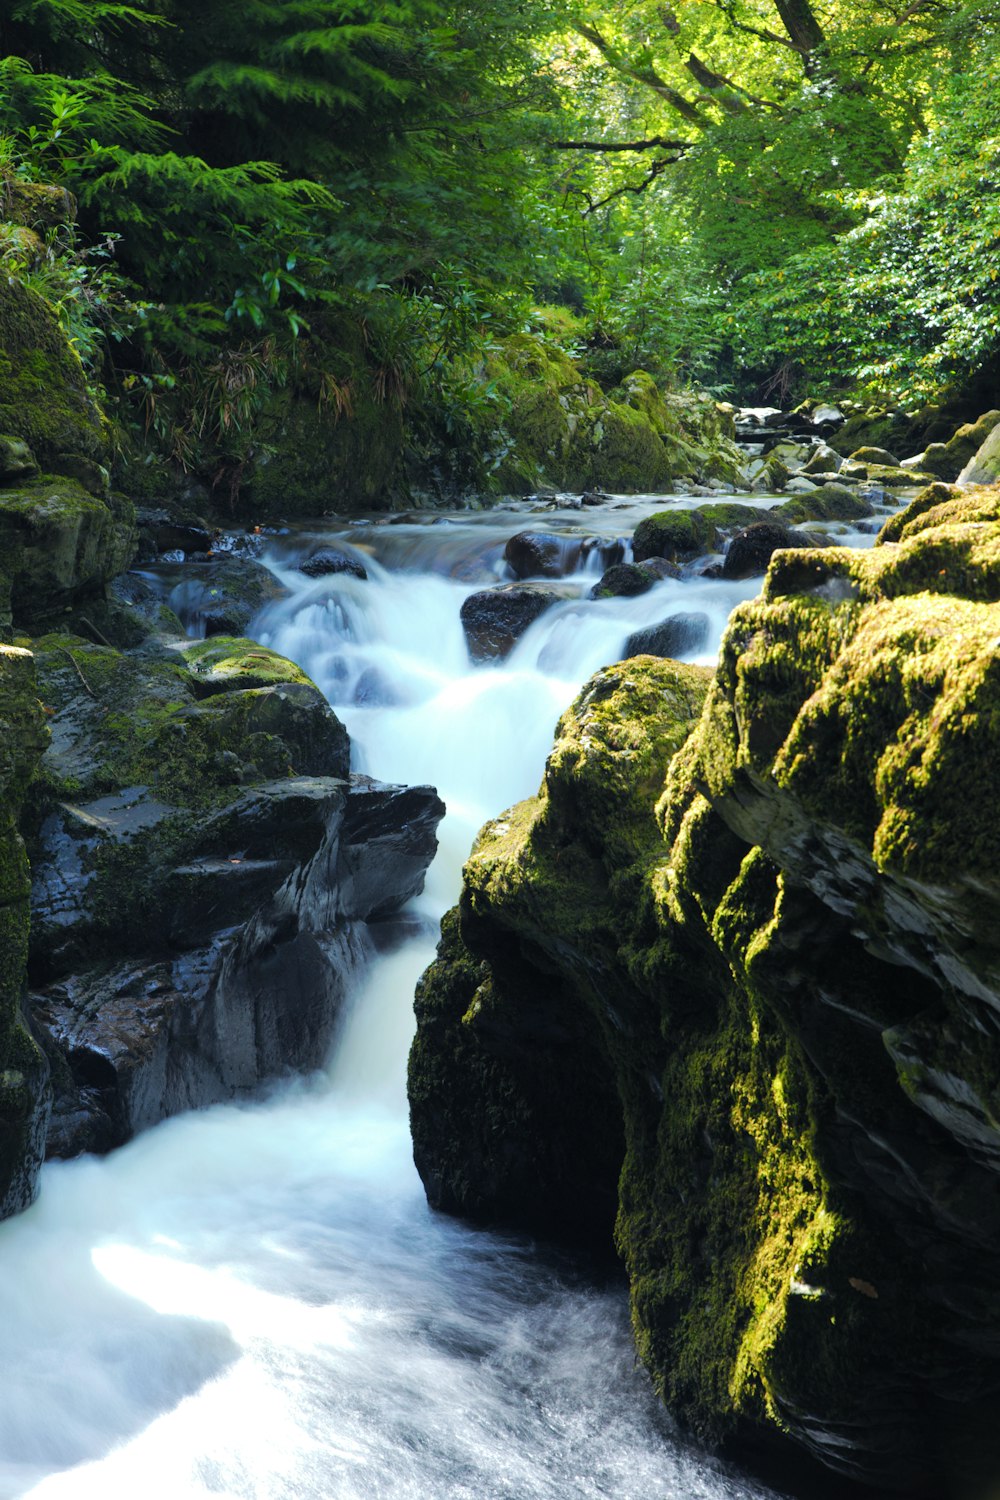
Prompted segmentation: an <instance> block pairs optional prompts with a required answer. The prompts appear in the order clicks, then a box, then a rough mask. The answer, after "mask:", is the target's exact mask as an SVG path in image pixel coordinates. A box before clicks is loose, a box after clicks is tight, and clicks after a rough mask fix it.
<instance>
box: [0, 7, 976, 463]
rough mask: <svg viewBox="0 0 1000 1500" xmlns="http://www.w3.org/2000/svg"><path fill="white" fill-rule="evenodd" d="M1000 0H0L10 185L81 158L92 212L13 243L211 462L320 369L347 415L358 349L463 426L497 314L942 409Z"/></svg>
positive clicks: (751, 377)
mask: <svg viewBox="0 0 1000 1500" xmlns="http://www.w3.org/2000/svg"><path fill="white" fill-rule="evenodd" d="M998 20H1000V7H997V6H996V5H994V4H993V3H991V0H968V3H960V0H955V3H946V0H884V3H883V0H879V3H873V0H865V3H864V4H853V3H852V4H848V3H841V0H826V3H819V0H816V3H811V0H678V3H676V4H674V5H665V4H654V3H651V0H634V3H630V4H626V5H613V6H612V5H605V6H600V5H591V6H584V5H577V4H575V3H573V0H540V3H533V4H531V5H526V4H523V3H517V0H488V3H485V4H477V5H468V4H463V3H460V0H379V3H377V4H374V5H368V6H365V7H360V6H357V5H354V4H351V3H349V0H284V3H277V0H220V3H219V4H217V5H213V6H211V7H210V8H208V9H206V7H204V6H195V5H193V4H191V3H190V0H148V3H146V4H142V5H129V4H123V3H118V0H100V3H93V0H86V3H84V0H8V3H6V4H4V5H3V6H0V74H2V84H3V88H2V91H0V178H2V181H3V183H4V184H5V185H6V190H7V193H8V195H9V194H12V193H15V192H16V191H21V190H22V189H23V188H24V186H25V185H26V184H31V183H33V182H44V183H55V184H56V185H58V186H61V187H65V188H67V189H68V190H69V191H70V192H71V193H72V194H74V195H75V197H76V199H77V200H78V204H79V217H78V223H77V226H76V227H75V228H71V227H67V226H66V225H65V224H63V225H58V224H57V225H48V226H46V225H44V224H41V225H34V226H32V227H35V228H39V229H41V230H42V231H43V233H44V235H45V241H46V243H45V248H44V253H42V254H39V250H38V246H37V244H33V245H28V244H27V242H26V241H25V239H24V237H23V235H22V236H15V237H13V238H11V239H10V242H9V243H6V244H5V245H4V247H3V250H4V255H5V259H6V260H7V262H8V264H13V265H14V267H15V268H16V269H17V271H18V273H19V274H21V275H23V276H25V277H28V278H29V279H31V280H32V281H33V284H34V285H35V286H36V289H40V290H42V291H43V292H44V294H45V295H47V296H48V297H49V298H50V300H52V301H53V302H54V303H55V305H56V306H57V307H58V308H59V309H60V312H61V315H62V316H63V319H64V321H65V322H66V324H67V326H68V327H69V329H70V331H71V333H72V335H73V337H74V338H75V340H76V343H77V347H78V348H79V350H80V352H81V354H82V356H83V357H84V360H85V362H86V363H87V364H88V366H89V367H90V369H91V370H92V373H93V378H94V379H95V380H96V381H103V382H104V384H105V386H106V387H107V388H108V389H109V390H111V391H112V392H113V393H117V394H119V395H120V396H122V398H123V399H124V400H125V402H126V408H125V409H126V411H127V412H129V413H131V416H130V417H129V420H130V421H131V422H132V423H133V424H134V425H136V424H137V426H136V430H138V428H140V427H141V428H142V429H143V430H144V431H151V432H153V433H154V434H157V435H158V437H159V439H160V440H161V441H162V443H163V444H164V445H165V446H166V448H167V449H168V450H169V451H170V452H171V454H172V456H174V457H175V458H180V459H181V461H182V462H184V463H189V462H191V463H197V462H198V461H199V457H200V456H201V455H202V452H203V450H204V449H205V448H206V445H207V446H208V447H209V448H211V447H213V445H214V447H215V448H218V447H219V445H220V444H222V445H223V446H225V444H226V443H228V444H229V446H230V448H232V449H233V453H234V454H236V456H237V457H238V449H239V443H240V437H239V435H240V434H241V433H246V432H249V431H250V430H251V429H252V427H253V420H254V413H255V411H256V407H257V404H258V403H259V400H260V399H261V395H262V393H263V392H265V391H267V390H270V389H273V388H275V387H276V386H281V385H283V384H285V383H286V382H288V381H289V380H299V379H301V375H302V371H303V370H304V369H305V370H308V371H309V372H311V373H310V379H311V380H312V382H313V388H314V389H315V391H316V392H317V393H318V395H319V398H320V399H321V400H325V401H327V402H330V403H332V404H333V406H334V407H335V408H336V409H337V410H338V411H343V412H345V413H347V414H349V413H350V409H351V404H352V399H353V396H352V392H356V390H357V389H358V386H357V366H358V364H359V361H360V362H361V363H363V364H364V365H365V367H366V371H367V374H366V379H368V381H369V384H370V386H371V388H372V390H373V391H374V392H375V393H376V395H378V396H379V397H380V398H381V399H391V400H393V401H395V402H396V403H397V405H399V406H402V405H406V406H407V407H408V410H409V411H410V412H411V414H412V419H413V421H414V423H415V424H416V426H417V427H419V426H420V423H421V422H423V423H424V425H425V426H426V425H427V423H430V424H431V425H432V426H436V429H437V430H438V431H439V432H440V431H443V432H445V433H451V434H452V435H453V436H454V435H455V434H457V433H460V432H461V431H462V430H463V423H467V421H468V420H469V419H470V413H471V414H472V416H473V417H474V416H475V412H476V410H477V408H478V407H482V406H483V405H484V404H488V403H490V402H491V401H492V402H495V401H496V400H497V393H496V391H495V390H494V389H493V388H491V386H490V384H489V381H488V379H486V377H485V376H484V375H483V374H482V368H483V366H482V357H483V356H484V355H488V353H489V350H490V348H491V346H492V340H493V339H494V338H495V337H496V336H498V335H504V334H510V333H514V332H518V331H523V330H533V331H535V332H540V333H542V334H544V336H545V337H547V338H549V339H551V340H553V341H555V342H557V343H558V344H560V345H561V346H562V348H563V349H564V350H565V351H566V352H568V353H569V354H570V355H571V356H572V357H574V358H577V359H581V360H582V361H583V363H584V364H585V366H586V368H587V373H588V374H589V375H590V376H591V377H592V378H596V379H597V380H598V381H600V382H602V383H604V384H606V385H607V384H608V383H613V382H615V381H617V380H620V379H621V378H622V377H623V376H624V375H625V374H627V373H628V372H629V371H630V370H631V369H634V368H635V367H637V366H642V367H644V368H646V369H648V370H650V371H651V372H652V373H653V374H654V375H655V376H656V377H657V378H659V379H661V380H665V381H666V382H668V383H674V384H684V383H690V382H696V383H700V384H702V385H704V386H706V387H708V388H709V389H710V390H712V391H714V392H715V393H717V394H720V395H732V396H734V397H738V398H746V399H750V398H754V399H759V400H760V399H762V400H767V399H772V398H773V399H779V400H783V401H787V400H790V399H792V398H795V399H797V398H800V397H802V396H804V395H808V394H819V393H823V394H836V393H838V392H840V393H851V394H856V395H861V396H862V397H866V398H869V399H875V400H877V401H880V402H882V403H883V404H890V405H891V404H893V403H902V404H904V405H905V404H907V403H909V404H911V405H912V404H914V403H916V404H919V403H920V402H921V401H924V400H926V399H928V398H934V397H939V396H940V395H941V393H942V392H945V393H948V394H950V393H953V392H955V391H956V390H958V391H960V390H961V389H963V388H964V387H968V386H970V385H974V384H975V383H976V382H977V381H982V380H983V379H984V378H987V379H989V378H992V375H993V373H994V372H995V369H996V362H997V358H998V350H1000V297H998V291H997V287H998V274H997V270H996V249H997V245H998V243H1000V210H998V208H997V202H998V199H997V193H996V182H997V162H998V153H1000V103H998V99H1000V92H998V90H997V88H996V72H997V65H996V61H995V57H996V35H997V26H998ZM348 330H350V331H348ZM477 361H479V363H477ZM206 371H209V372H214V373H212V374H210V375H208V376H207V375H206ZM477 372H478V373H477ZM231 456H232V455H231Z"/></svg>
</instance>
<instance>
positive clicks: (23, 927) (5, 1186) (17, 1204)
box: [0, 646, 49, 1218]
mask: <svg viewBox="0 0 1000 1500" xmlns="http://www.w3.org/2000/svg"><path fill="white" fill-rule="evenodd" d="M47 738H48V735H47V731H46V729H45V717H44V715H43V713H42V708H41V705H40V703H39V702H38V695H37V691H36V688H35V678H34V666H33V662H32V658H31V654H30V652H28V651H24V650H21V649H19V648H17V647H11V646H0V1218H5V1217H6V1216H7V1215H8V1214H12V1213H16V1212H17V1211H18V1210H19V1209H21V1208H24V1207H25V1205H26V1204H28V1203H30V1202H31V1200H32V1198H33V1197H34V1194H35V1187H36V1182H37V1177H38V1169H39V1166H40V1165H41V1161H42V1157H43V1154H44V1147H45V1129H46V1123H47V1119H48V1108H49V1099H48V1095H47V1092H46V1081H47V1076H48V1068H47V1065H46V1062H45V1059H44V1057H43V1055H42V1053H41V1052H40V1050H39V1049H38V1047H37V1045H36V1044H35V1042H34V1041H33V1039H32V1038H31V1036H30V1034H29V1032H28V1030H27V1028H26V1026H25V1024H24V1020H23V1017H22V1012H21V1004H22V1000H23V998H24V992H25V986H26V981H27V959H28V933H29V926H30V917H29V905H28V897H29V892H30V888H31V883H30V877H29V871H28V860H27V856H26V854H25V849H24V843H23V841H22V839H21V835H20V833H19V831H18V823H17V819H18V814H19V811H20V805H21V800H22V798H23V796H24V792H25V789H26V787H27V785H28V782H29V781H30V780H31V777H32V776H33V774H34V771H35V767H36V765H37V763H38V758H39V756H40V755H41V753H42V751H43V749H44V748H45V743H46V740H47Z"/></svg>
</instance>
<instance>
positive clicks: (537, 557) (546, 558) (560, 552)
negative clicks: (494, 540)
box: [504, 531, 625, 578]
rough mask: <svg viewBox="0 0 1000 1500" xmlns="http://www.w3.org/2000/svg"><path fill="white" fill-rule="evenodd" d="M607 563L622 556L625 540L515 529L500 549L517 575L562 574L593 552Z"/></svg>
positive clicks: (573, 570) (578, 566)
mask: <svg viewBox="0 0 1000 1500" xmlns="http://www.w3.org/2000/svg"><path fill="white" fill-rule="evenodd" d="M595 555H596V556H597V557H599V558H600V559H601V563H602V566H603V567H605V568H609V567H611V566H612V565H613V564H614V563H618V562H621V560H622V558H623V557H624V556H625V544H624V542H622V541H619V540H617V539H611V538H608V537H594V536H584V537H581V536H559V535H557V534H556V533H554V532H547V531H519V532H518V533H517V535H516V536H512V537H511V539H510V541H509V542H508V543H507V546H506V547H505V549H504V561H505V562H506V563H507V565H508V566H509V567H510V569H511V571H512V572H513V573H514V575H515V576H516V577H517V578H565V577H566V576H567V575H568V574H570V573H577V572H579V571H580V569H581V568H582V567H583V565H584V564H585V563H586V561H587V559H588V558H590V557H593V556H595Z"/></svg>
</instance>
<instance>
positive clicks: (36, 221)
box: [0, 178, 76, 230]
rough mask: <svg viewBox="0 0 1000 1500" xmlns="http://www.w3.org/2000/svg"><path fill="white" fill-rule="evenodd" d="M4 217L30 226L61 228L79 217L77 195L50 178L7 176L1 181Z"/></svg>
mask: <svg viewBox="0 0 1000 1500" xmlns="http://www.w3.org/2000/svg"><path fill="white" fill-rule="evenodd" d="M0 217H2V218H4V219H7V220H9V221H10V222H11V223H14V224H24V225H25V226H26V227H27V228H28V229H36V230H46V229H58V228H59V227H60V225H63V224H72V223H74V222H75V220H76V199H75V198H74V197H73V194H72V193H70V192H67V190H66V189H65V188H64V187H56V186H54V184H52V183H48V182H23V181H21V180H20V179H18V178H7V179H5V181H4V182H3V183H2V185H0Z"/></svg>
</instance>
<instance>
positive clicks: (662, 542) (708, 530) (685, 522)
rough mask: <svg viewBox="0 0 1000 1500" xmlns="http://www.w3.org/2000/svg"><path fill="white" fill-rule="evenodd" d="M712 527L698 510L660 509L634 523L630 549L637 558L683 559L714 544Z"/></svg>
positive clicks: (697, 554)
mask: <svg viewBox="0 0 1000 1500" xmlns="http://www.w3.org/2000/svg"><path fill="white" fill-rule="evenodd" d="M714 541H715V527H714V525H713V524H712V523H711V522H710V521H709V520H708V519H707V518H706V517H705V516H704V515H703V514H702V513H701V511H697V510H660V511H657V512H656V513H655V515H652V516H646V517H645V518H644V519H643V520H642V521H640V522H639V525H638V526H637V527H636V532H635V537H634V538H633V544H632V551H633V556H634V558H635V560H636V562H644V561H645V559H646V558H649V557H665V558H666V559H667V560H668V561H669V562H686V561H688V560H689V559H690V558H693V557H699V556H701V555H702V554H704V553H705V552H708V551H709V549H710V548H711V547H712V546H713V545H714Z"/></svg>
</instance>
